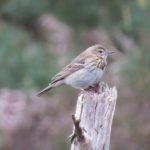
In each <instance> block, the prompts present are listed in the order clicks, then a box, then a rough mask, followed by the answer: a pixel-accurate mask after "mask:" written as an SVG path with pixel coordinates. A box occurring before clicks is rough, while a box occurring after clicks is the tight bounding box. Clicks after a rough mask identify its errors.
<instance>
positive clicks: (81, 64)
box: [38, 44, 112, 96]
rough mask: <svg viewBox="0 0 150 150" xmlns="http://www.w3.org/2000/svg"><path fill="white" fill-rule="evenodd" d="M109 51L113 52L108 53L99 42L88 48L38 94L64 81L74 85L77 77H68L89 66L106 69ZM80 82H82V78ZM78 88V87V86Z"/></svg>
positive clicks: (89, 67)
mask: <svg viewBox="0 0 150 150" xmlns="http://www.w3.org/2000/svg"><path fill="white" fill-rule="evenodd" d="M108 52H109V53H112V51H111V52H110V51H107V53H106V48H104V47H103V46H102V45H99V44H97V45H94V46H91V47H89V48H87V49H86V50H85V51H83V52H82V53H81V54H80V55H78V56H77V57H76V58H75V59H74V60H73V61H72V62H71V63H70V64H69V65H67V66H66V67H64V68H63V69H62V70H61V71H60V72H59V73H58V74H56V75H55V76H54V77H53V78H52V80H51V83H50V84H49V85H48V86H47V87H46V88H45V89H43V90H42V91H40V92H39V93H38V96H40V95H41V94H43V93H45V92H47V91H49V90H51V89H52V88H54V87H56V86H59V85H62V84H64V83H65V84H69V85H71V86H73V84H71V83H72V82H73V81H71V80H72V79H73V80H76V77H73V78H68V77H71V75H73V74H74V73H76V72H79V70H85V68H87V69H86V70H90V69H91V70H92V69H95V68H99V69H101V70H104V68H105V66H106V65H107V62H106V58H107V55H108ZM83 73H84V71H83ZM77 77H78V76H77ZM80 82H82V80H81V81H80ZM73 87H76V86H73ZM83 87H84V86H83ZM76 88H78V86H77V87H76ZM79 88H80V86H79Z"/></svg>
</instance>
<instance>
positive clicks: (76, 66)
mask: <svg viewBox="0 0 150 150" xmlns="http://www.w3.org/2000/svg"><path fill="white" fill-rule="evenodd" d="M86 57H87V56H86V55H85V53H81V54H80V55H79V56H77V57H76V58H75V59H74V60H73V61H72V62H71V63H70V64H69V65H67V66H66V67H64V68H63V69H62V70H61V71H60V72H59V73H58V74H56V75H55V76H54V77H53V78H52V82H51V83H55V82H57V81H59V80H62V79H64V78H66V77H67V76H69V75H70V74H72V73H74V72H76V71H78V70H80V69H82V68H84V64H85V59H86Z"/></svg>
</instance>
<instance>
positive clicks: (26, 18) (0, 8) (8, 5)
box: [0, 0, 49, 22]
mask: <svg viewBox="0 0 150 150" xmlns="http://www.w3.org/2000/svg"><path fill="white" fill-rule="evenodd" d="M0 3H1V5H0V13H1V14H2V16H4V17H5V18H7V19H8V20H10V19H11V20H15V21H22V22H33V21H34V20H35V19H36V18H37V17H38V16H39V15H41V14H42V13H44V12H46V11H47V10H48V6H49V5H48V0H38V2H37V0H7V1H2V2H0Z"/></svg>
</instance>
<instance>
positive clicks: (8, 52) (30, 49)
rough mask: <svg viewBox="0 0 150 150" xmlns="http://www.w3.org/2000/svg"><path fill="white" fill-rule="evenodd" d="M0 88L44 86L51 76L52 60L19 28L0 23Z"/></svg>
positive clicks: (46, 52)
mask: <svg viewBox="0 0 150 150" xmlns="http://www.w3.org/2000/svg"><path fill="white" fill-rule="evenodd" d="M0 33H1V34H0V68H1V70H0V87H11V88H29V87H32V88H33V87H37V86H42V85H41V84H43V85H45V84H46V83H48V82H49V81H48V77H49V79H50V76H51V75H52V74H54V72H55V68H53V67H54V66H55V65H54V62H55V60H54V59H55V58H54V57H53V56H52V55H51V54H50V52H48V50H47V49H46V48H45V47H44V46H43V45H42V44H39V43H37V42H35V41H34V40H33V39H32V38H31V36H30V34H29V33H27V32H26V31H25V30H24V29H22V28H20V27H17V26H16V27H15V26H13V25H10V24H7V23H0Z"/></svg>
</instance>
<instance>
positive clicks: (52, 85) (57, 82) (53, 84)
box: [37, 79, 64, 96]
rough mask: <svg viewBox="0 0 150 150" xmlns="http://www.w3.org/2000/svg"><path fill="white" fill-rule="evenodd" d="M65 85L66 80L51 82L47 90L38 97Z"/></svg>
mask: <svg viewBox="0 0 150 150" xmlns="http://www.w3.org/2000/svg"><path fill="white" fill-rule="evenodd" d="M63 83H64V80H63V79H62V80H59V81H55V82H51V83H50V84H49V85H48V86H47V87H46V88H45V89H43V90H42V91H40V92H39V93H38V94H37V96H41V95H42V94H44V93H45V92H47V91H49V90H51V89H52V88H54V87H57V86H59V85H62V84H63Z"/></svg>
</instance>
